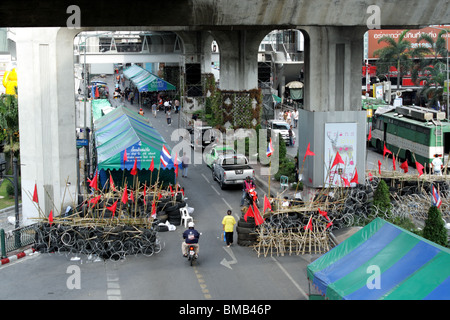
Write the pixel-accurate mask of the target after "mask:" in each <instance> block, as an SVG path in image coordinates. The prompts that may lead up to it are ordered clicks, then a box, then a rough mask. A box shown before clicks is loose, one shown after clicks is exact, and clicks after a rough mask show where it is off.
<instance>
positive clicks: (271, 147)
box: [266, 138, 274, 157]
mask: <svg viewBox="0 0 450 320" xmlns="http://www.w3.org/2000/svg"><path fill="white" fill-rule="evenodd" d="M273 151H274V150H273V145H272V138H270V142H269V145H268V146H267V151H266V156H268V157H270V156H271V155H272V153H273Z"/></svg>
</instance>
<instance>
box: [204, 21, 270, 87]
mask: <svg viewBox="0 0 450 320" xmlns="http://www.w3.org/2000/svg"><path fill="white" fill-rule="evenodd" d="M269 32H270V30H236V31H217V30H215V31H212V32H211V33H212V35H213V36H214V39H215V40H216V41H217V43H218V45H219V50H220V89H221V90H236V91H242V90H251V89H255V88H258V47H259V44H260V43H261V40H262V39H263V38H264V36H265V35H266V34H267V33H269Z"/></svg>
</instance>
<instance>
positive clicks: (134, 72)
mask: <svg viewBox="0 0 450 320" xmlns="http://www.w3.org/2000/svg"><path fill="white" fill-rule="evenodd" d="M123 74H124V76H125V77H126V78H128V79H130V80H131V82H132V83H133V84H134V85H135V86H136V87H137V88H138V90H139V91H140V92H144V91H170V90H176V87H175V86H174V85H172V84H170V83H169V82H167V81H165V80H163V79H161V78H159V77H157V76H155V75H154V74H153V73H151V72H149V71H148V70H145V69H143V68H141V67H139V66H137V65H132V66H131V67H129V68H127V69H126V70H124V72H123Z"/></svg>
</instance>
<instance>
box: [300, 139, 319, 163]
mask: <svg viewBox="0 0 450 320" xmlns="http://www.w3.org/2000/svg"><path fill="white" fill-rule="evenodd" d="M310 144H311V143H308V146H307V147H306V152H305V156H304V157H303V161H305V159H306V157H307V156H315V155H316V154H315V153H314V152H312V151H311V150H310V149H309V146H310Z"/></svg>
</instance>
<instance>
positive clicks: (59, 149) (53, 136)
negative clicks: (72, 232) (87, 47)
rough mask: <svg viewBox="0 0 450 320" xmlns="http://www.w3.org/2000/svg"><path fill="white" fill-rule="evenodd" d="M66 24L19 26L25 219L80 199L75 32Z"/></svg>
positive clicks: (28, 219)
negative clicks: (76, 129) (55, 26)
mask: <svg viewBox="0 0 450 320" xmlns="http://www.w3.org/2000/svg"><path fill="white" fill-rule="evenodd" d="M76 32H77V31H75V30H68V29H66V28H23V29H21V28H18V29H16V34H17V42H16V45H17V61H18V67H17V73H18V92H19V95H18V98H19V123H20V160H21V173H22V214H23V223H24V225H29V224H32V223H34V222H36V220H35V219H33V218H37V217H39V216H40V214H39V210H38V209H37V205H36V204H34V203H33V202H32V200H31V198H32V195H33V190H34V186H35V184H36V185H37V191H38V196H39V208H40V211H41V216H42V215H45V216H48V215H49V213H50V210H53V214H54V216H57V215H59V214H60V213H61V211H62V210H64V209H65V207H66V206H67V205H73V204H74V203H75V201H76V185H77V163H76V136H75V83H74V61H73V38H74V36H75V34H76Z"/></svg>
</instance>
